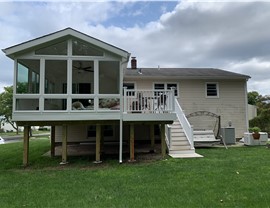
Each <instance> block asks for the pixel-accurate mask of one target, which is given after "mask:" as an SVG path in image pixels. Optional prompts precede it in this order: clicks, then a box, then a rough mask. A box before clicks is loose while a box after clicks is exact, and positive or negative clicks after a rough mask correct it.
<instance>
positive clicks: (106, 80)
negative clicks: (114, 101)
mask: <svg viewBox="0 0 270 208" xmlns="http://www.w3.org/2000/svg"><path fill="white" fill-rule="evenodd" d="M119 72H120V65H119V62H118V61H100V62H99V94H119V93H120V90H119V88H120V85H119V76H120V73H119Z"/></svg>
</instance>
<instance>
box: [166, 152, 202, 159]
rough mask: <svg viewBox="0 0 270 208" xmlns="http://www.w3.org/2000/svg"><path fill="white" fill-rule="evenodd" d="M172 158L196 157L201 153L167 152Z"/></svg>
mask: <svg viewBox="0 0 270 208" xmlns="http://www.w3.org/2000/svg"><path fill="white" fill-rule="evenodd" d="M169 155H170V156H171V157H172V158H197V157H203V156H202V155H199V154H197V153H195V151H194V152H187V153H183V152H179V153H170V154H169Z"/></svg>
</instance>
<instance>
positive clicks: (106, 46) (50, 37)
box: [3, 28, 129, 59]
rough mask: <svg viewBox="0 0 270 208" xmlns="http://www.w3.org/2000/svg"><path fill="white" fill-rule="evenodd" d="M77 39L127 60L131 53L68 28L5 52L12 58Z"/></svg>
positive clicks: (12, 47) (10, 48) (7, 49)
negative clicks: (59, 41) (38, 48)
mask: <svg viewBox="0 0 270 208" xmlns="http://www.w3.org/2000/svg"><path fill="white" fill-rule="evenodd" d="M68 36H71V37H75V38H78V39H81V40H84V41H86V42H88V43H91V44H93V45H95V46H97V47H99V48H102V49H104V50H107V51H109V52H112V53H114V54H117V55H119V56H121V57H124V58H127V59H128V57H129V53H128V52H127V51H125V50H123V49H120V48H118V47H115V46H113V45H111V44H108V43H105V42H103V41H101V40H99V39H96V38H94V37H91V36H89V35H86V34H84V33H81V32H79V31H77V30H74V29H72V28H66V29H63V30H60V31H57V32H54V33H50V34H48V35H45V36H42V37H39V38H36V39H33V40H29V41H26V42H23V43H21V44H18V45H15V46H11V47H9V48H6V49H3V52H4V53H5V54H6V55H7V56H8V57H10V58H12V57H13V56H14V54H16V53H19V52H21V51H24V50H27V49H30V48H34V47H37V46H39V45H42V44H45V43H48V42H51V41H54V40H56V39H61V38H64V37H68Z"/></svg>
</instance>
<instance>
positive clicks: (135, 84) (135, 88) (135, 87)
mask: <svg viewBox="0 0 270 208" xmlns="http://www.w3.org/2000/svg"><path fill="white" fill-rule="evenodd" d="M125 84H134V91H135V92H134V96H129V97H136V91H137V83H136V82H125V81H123V87H124V85H125Z"/></svg>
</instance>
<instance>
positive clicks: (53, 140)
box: [51, 126, 55, 157]
mask: <svg viewBox="0 0 270 208" xmlns="http://www.w3.org/2000/svg"><path fill="white" fill-rule="evenodd" d="M51 157H55V126H51Z"/></svg>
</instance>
